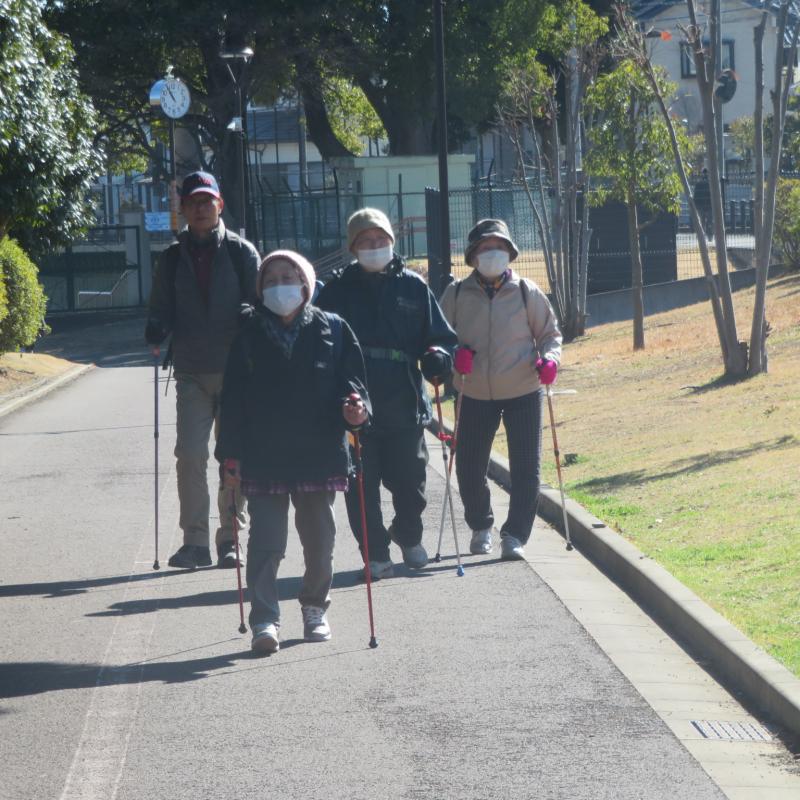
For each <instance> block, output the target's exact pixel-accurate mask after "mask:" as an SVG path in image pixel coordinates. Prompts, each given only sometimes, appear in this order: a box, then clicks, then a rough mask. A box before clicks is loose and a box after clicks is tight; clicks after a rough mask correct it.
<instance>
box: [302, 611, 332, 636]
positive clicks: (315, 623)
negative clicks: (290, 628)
mask: <svg viewBox="0 0 800 800" xmlns="http://www.w3.org/2000/svg"><path fill="white" fill-rule="evenodd" d="M301 611H302V612H303V638H304V639H305V640H306V641H307V642H327V641H328V639H330V638H331V626H330V625H328V620H327V618H326V617H325V609H324V608H319V606H302V608H301Z"/></svg>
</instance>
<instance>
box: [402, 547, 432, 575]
mask: <svg viewBox="0 0 800 800" xmlns="http://www.w3.org/2000/svg"><path fill="white" fill-rule="evenodd" d="M400 549H401V550H402V551H403V563H404V564H405V565H406V566H407V567H408V568H409V569H422V568H423V567H425V566H427V564H428V551H427V550H426V549H425V548H424V547H423V546H422V545H421V544H414V545H411V547H402V546H401V547H400Z"/></svg>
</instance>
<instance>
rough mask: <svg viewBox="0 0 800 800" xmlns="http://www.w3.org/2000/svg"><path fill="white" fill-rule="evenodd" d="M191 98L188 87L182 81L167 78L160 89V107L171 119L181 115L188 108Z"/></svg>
mask: <svg viewBox="0 0 800 800" xmlns="http://www.w3.org/2000/svg"><path fill="white" fill-rule="evenodd" d="M191 102H192V99H191V97H190V96H189V89H188V87H187V86H186V84H185V83H184V82H183V81H180V80H178V79H177V78H168V79H167V80H165V81H164V86H163V87H162V89H161V109H162V111H163V112H164V113H165V114H166V115H167V116H168V117H172V119H178V118H179V117H182V116H183V115H184V114H185V113H186V112H187V111H188V110H189V105H190V104H191Z"/></svg>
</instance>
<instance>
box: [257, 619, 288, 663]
mask: <svg viewBox="0 0 800 800" xmlns="http://www.w3.org/2000/svg"><path fill="white" fill-rule="evenodd" d="M250 649H251V650H252V651H253V652H254V653H255V654H256V655H259V656H266V655H271V654H272V653H277V652H278V650H280V649H281V644H280V642H279V641H278V626H277V625H275V624H274V623H273V622H262V623H261V624H259V625H253V641H252V642H251V643H250Z"/></svg>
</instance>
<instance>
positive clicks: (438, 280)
mask: <svg viewBox="0 0 800 800" xmlns="http://www.w3.org/2000/svg"><path fill="white" fill-rule="evenodd" d="M433 30H434V36H433V44H434V60H435V61H436V101H437V102H436V128H437V134H438V136H437V139H438V142H437V152H438V156H439V217H440V222H439V251H440V258H439V262H438V264H437V265H436V266H438V270H437V271H438V274H436V272H437V271H435V272H434V274H433V275H431V276H429V278H432V279H433V280H430V283H431V288H432V289H433V291H434V293H435V294H436V296H437V297H438V296H439V295H440V294H441V293H442V292H443V291H444V288H445V286H446V285H447V283H448V282H449V281H450V280H451V279H452V274H451V273H452V267H451V263H450V184H449V179H448V174H447V91H446V72H445V59H444V9H443V7H442V0H433Z"/></svg>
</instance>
